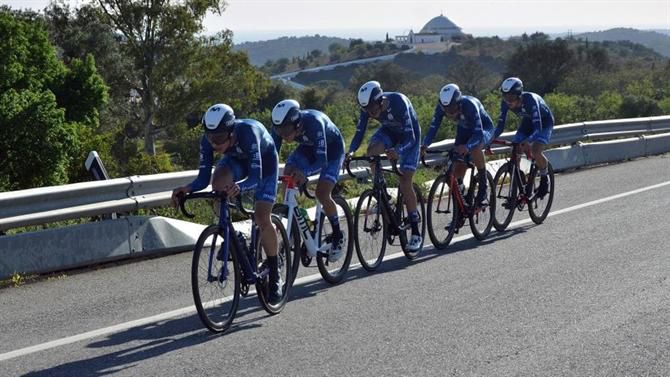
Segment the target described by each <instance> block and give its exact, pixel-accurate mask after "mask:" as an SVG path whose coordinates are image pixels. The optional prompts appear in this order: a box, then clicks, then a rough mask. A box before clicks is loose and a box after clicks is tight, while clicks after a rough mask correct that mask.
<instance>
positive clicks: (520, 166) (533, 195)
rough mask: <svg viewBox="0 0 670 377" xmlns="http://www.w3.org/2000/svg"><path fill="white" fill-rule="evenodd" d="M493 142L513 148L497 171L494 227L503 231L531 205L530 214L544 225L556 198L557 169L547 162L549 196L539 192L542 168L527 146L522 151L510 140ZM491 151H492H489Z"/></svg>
mask: <svg viewBox="0 0 670 377" xmlns="http://www.w3.org/2000/svg"><path fill="white" fill-rule="evenodd" d="M492 144H498V145H504V146H510V147H512V152H511V153H510V156H509V159H508V160H507V162H505V164H503V165H502V166H501V167H500V168H499V169H498V172H497V173H496V176H495V178H494V179H493V182H494V186H493V187H494V194H495V197H496V200H498V205H497V206H495V207H492V208H494V209H495V210H494V212H493V214H494V215H493V226H494V227H495V228H496V230H498V231H499V232H502V231H504V230H505V229H506V228H507V226H509V224H510V222H511V221H512V216H514V211H515V210H518V211H523V210H524V208H525V207H526V206H528V214H529V215H530V218H531V220H533V222H534V223H536V224H541V223H542V222H543V221H544V219H546V218H547V215H548V214H549V211H550V210H551V204H552V203H553V201H554V169H553V167H552V166H551V163H550V162H549V161H547V177H548V179H549V191H548V192H547V194H546V195H543V196H540V195H538V189H537V188H538V187H539V185H540V174H539V169H538V168H537V165H536V163H535V159H534V158H533V155H532V153H531V151H530V150H528V148H526V151H525V153H523V154H522V153H520V151H519V149H520V148H519V145H518V144H515V143H512V142H510V141H507V140H498V139H496V140H494V141H493V142H492ZM489 153H490V152H489Z"/></svg>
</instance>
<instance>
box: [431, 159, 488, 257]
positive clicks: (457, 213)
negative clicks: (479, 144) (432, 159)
mask: <svg viewBox="0 0 670 377" xmlns="http://www.w3.org/2000/svg"><path fill="white" fill-rule="evenodd" d="M426 153H427V154H444V153H445V152H444V151H436V150H428V151H426ZM456 161H461V162H464V163H465V164H466V165H467V170H466V175H468V170H469V171H470V174H469V175H470V180H469V184H468V185H467V186H466V185H465V184H464V183H463V184H461V185H459V183H458V179H457V178H456V176H455V174H453V171H454V166H455V165H454V162H456ZM421 163H422V164H423V165H424V166H426V167H430V166H429V165H428V164H427V163H426V160H425V156H423V157H421ZM442 169H443V171H442V173H441V174H440V175H438V176H437V178H435V181H433V184H432V186H431V187H430V193H429V194H428V235H429V236H430V240H431V242H432V243H433V245H434V246H435V247H436V248H437V249H445V248H446V247H447V246H449V244H450V243H451V240H452V239H453V237H454V234H456V233H458V232H459V230H460V228H462V227H463V226H464V225H465V221H466V220H469V222H470V230H471V231H472V235H473V236H474V237H475V238H476V239H478V240H480V241H481V240H483V239H485V238H486V236H488V234H489V233H490V232H491V226H492V221H493V215H492V211H491V207H494V206H495V196H494V195H493V192H492V190H491V188H492V187H493V178H492V177H491V174H490V173H489V172H488V171H487V172H486V179H487V181H488V187H489V204H488V205H485V206H477V205H476V203H475V196H476V193H477V191H478V189H479V173H478V172H477V169H476V168H475V166H474V164H473V163H472V161H471V160H470V155H467V156H461V155H459V154H457V153H455V152H454V151H453V149H452V150H450V151H448V152H447V163H446V165H444V167H443V168H442Z"/></svg>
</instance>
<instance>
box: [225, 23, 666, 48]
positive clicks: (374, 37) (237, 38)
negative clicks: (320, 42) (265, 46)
mask: <svg viewBox="0 0 670 377" xmlns="http://www.w3.org/2000/svg"><path fill="white" fill-rule="evenodd" d="M614 28H632V29H637V30H642V31H663V32H665V33H666V34H668V33H670V29H669V28H668V27H667V26H665V27H663V26H650V27H644V28H640V27H633V26H611V27H603V26H580V27H565V26H562V27H539V26H538V27H532V26H528V27H524V28H462V31H463V32H464V33H466V34H472V35H473V36H474V37H493V36H498V37H500V38H509V37H512V36H517V35H522V34H523V33H527V34H533V33H535V32H542V33H546V34H549V35H553V36H561V35H568V34H579V33H588V32H598V31H604V30H609V29H614ZM409 31H410V29H400V28H396V29H381V28H379V29H322V30H316V29H293V30H237V31H236V30H233V43H234V44H242V43H245V42H258V41H267V40H272V39H278V38H282V37H304V36H314V35H320V36H325V37H338V38H344V39H363V40H365V41H383V40H384V39H385V38H386V33H388V36H389V37H390V38H394V37H395V36H397V35H407V34H408V33H409ZM414 32H415V33H416V32H418V30H414Z"/></svg>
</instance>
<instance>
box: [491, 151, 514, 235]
mask: <svg viewBox="0 0 670 377" xmlns="http://www.w3.org/2000/svg"><path fill="white" fill-rule="evenodd" d="M517 190H518V187H517V183H516V181H515V179H514V165H513V164H512V163H511V162H508V163H506V164H504V165H502V166H501V167H500V168H499V169H498V172H497V173H496V176H495V178H494V179H493V190H492V191H493V195H494V196H495V199H496V202H495V205H491V208H492V209H493V227H494V228H496V230H497V231H498V232H502V231H504V230H505V229H507V227H508V226H509V223H510V222H511V221H512V217H513V216H514V209H515V208H516V201H517Z"/></svg>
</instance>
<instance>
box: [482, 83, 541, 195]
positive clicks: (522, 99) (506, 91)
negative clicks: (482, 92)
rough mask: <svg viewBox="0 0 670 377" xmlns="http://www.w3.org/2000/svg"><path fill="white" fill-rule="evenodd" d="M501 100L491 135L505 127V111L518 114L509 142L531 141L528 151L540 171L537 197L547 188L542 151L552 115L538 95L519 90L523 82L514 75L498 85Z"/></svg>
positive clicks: (499, 132)
mask: <svg viewBox="0 0 670 377" xmlns="http://www.w3.org/2000/svg"><path fill="white" fill-rule="evenodd" d="M500 92H501V93H502V101H501V102H500V118H498V126H497V127H496V131H495V136H494V137H498V136H500V134H501V133H502V132H503V130H504V128H505V120H506V119H507V111H508V110H512V112H514V113H515V114H516V115H518V116H520V117H521V125H520V126H519V129H518V130H517V131H516V135H514V139H513V140H512V142H513V143H524V144H526V143H532V144H531V150H532V152H533V157H534V158H535V163H536V164H537V167H538V169H539V172H540V186H539V187H538V191H537V196H538V197H539V198H543V197H544V196H545V195H546V194H547V192H548V191H549V179H548V178H547V157H546V156H545V155H544V153H543V151H544V148H545V146H546V145H547V144H549V140H550V139H551V132H552V130H553V129H554V115H553V114H552V113H551V109H549V106H547V104H546V103H545V102H544V99H542V97H540V96H539V95H538V94H535V93H532V92H524V91H523V82H521V80H520V79H519V78H518V77H510V78H507V79H505V81H503V83H502V85H500Z"/></svg>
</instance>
